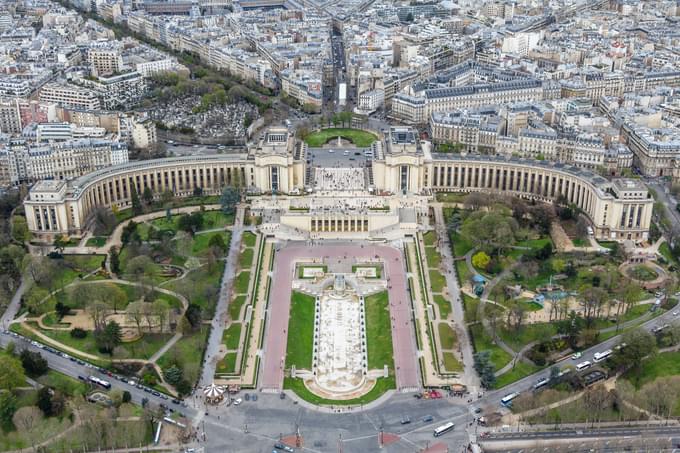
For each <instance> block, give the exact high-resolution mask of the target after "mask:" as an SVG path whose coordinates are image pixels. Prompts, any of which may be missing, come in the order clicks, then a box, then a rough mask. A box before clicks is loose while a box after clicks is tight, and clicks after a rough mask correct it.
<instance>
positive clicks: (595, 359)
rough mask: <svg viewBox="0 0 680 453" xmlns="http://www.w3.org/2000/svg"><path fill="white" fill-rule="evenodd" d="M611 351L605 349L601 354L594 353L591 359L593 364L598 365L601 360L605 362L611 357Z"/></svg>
mask: <svg viewBox="0 0 680 453" xmlns="http://www.w3.org/2000/svg"><path fill="white" fill-rule="evenodd" d="M612 353H613V351H612V350H611V349H607V350H606V351H602V352H596V353H595V356H594V357H593V362H595V363H599V362H602V361H603V360H607V358H608V357H609V356H610V355H612Z"/></svg>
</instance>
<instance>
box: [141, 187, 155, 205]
mask: <svg viewBox="0 0 680 453" xmlns="http://www.w3.org/2000/svg"><path fill="white" fill-rule="evenodd" d="M142 198H143V199H144V204H146V205H147V206H149V205H150V204H151V203H152V202H153V192H152V191H151V187H149V186H146V187H145V188H144V192H142Z"/></svg>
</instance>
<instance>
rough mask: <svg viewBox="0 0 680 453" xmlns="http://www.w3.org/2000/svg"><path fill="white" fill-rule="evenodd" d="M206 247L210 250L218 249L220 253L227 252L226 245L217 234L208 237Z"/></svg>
mask: <svg viewBox="0 0 680 453" xmlns="http://www.w3.org/2000/svg"><path fill="white" fill-rule="evenodd" d="M208 247H209V248H211V249H218V250H220V251H222V252H226V251H227V244H225V243H224V238H223V237H222V235H221V234H219V233H216V234H213V235H212V236H210V240H209V241H208Z"/></svg>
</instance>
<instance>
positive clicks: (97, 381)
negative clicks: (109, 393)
mask: <svg viewBox="0 0 680 453" xmlns="http://www.w3.org/2000/svg"><path fill="white" fill-rule="evenodd" d="M88 379H89V380H90V382H92V383H93V384H97V385H101V386H102V387H104V388H105V389H110V388H111V383H110V382H109V381H105V380H104V379H99V378H98V377H97V376H90V377H89V378H88Z"/></svg>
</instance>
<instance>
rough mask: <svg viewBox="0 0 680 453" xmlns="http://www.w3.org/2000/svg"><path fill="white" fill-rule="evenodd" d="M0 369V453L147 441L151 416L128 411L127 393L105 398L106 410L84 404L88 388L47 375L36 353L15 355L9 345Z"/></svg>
mask: <svg viewBox="0 0 680 453" xmlns="http://www.w3.org/2000/svg"><path fill="white" fill-rule="evenodd" d="M0 368H1V369H2V370H3V374H2V379H0V408H1V409H2V410H1V411H0V451H9V450H16V451H54V452H58V451H79V450H83V449H85V450H90V451H91V450H98V449H101V450H105V449H111V448H117V449H120V448H125V447H126V446H132V445H134V446H137V447H139V445H147V444H150V443H151V441H152V435H153V427H152V424H151V423H149V420H150V417H151V414H150V413H148V412H146V411H144V410H143V409H141V408H139V407H137V406H134V405H132V404H131V403H130V402H129V401H130V394H129V393H128V392H123V391H122V390H113V391H110V392H106V393H105V395H106V398H107V402H108V404H88V403H86V401H85V396H86V395H87V394H88V393H89V392H90V391H91V388H90V386H89V385H88V384H85V383H83V382H81V381H78V380H76V379H73V378H71V377H68V376H65V375H63V374H60V373H58V372H56V371H53V370H49V369H48V366H47V361H46V360H45V359H44V358H43V357H42V356H41V355H40V354H39V353H34V352H29V351H24V352H21V353H19V351H18V350H15V348H14V347H13V345H11V346H10V347H9V348H8V349H7V350H0ZM27 378H31V379H32V380H33V381H37V382H38V383H39V384H40V385H41V387H39V388H34V387H32V386H30V385H29V384H28V382H27ZM129 417H139V418H138V419H135V420H134V421H130V420H129ZM93 432H97V433H100V434H99V435H97V436H93V435H92V433H93Z"/></svg>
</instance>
